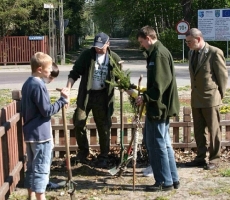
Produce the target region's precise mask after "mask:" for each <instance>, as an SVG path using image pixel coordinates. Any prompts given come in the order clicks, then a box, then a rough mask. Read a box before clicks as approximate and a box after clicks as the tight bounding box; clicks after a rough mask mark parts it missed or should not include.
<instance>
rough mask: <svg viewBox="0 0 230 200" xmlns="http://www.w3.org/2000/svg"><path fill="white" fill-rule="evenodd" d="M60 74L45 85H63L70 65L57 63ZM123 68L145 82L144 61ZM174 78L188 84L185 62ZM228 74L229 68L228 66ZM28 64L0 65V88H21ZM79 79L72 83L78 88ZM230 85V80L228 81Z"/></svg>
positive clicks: (49, 86) (177, 66) (133, 78)
mask: <svg viewBox="0 0 230 200" xmlns="http://www.w3.org/2000/svg"><path fill="white" fill-rule="evenodd" d="M59 68H60V74H59V76H58V78H57V79H56V80H55V81H54V82H52V83H50V84H48V85H47V87H48V89H55V88H56V87H64V86H65V84H66V81H67V76H68V73H69V70H70V69H71V68H72V65H59ZM123 69H124V70H130V71H131V82H132V83H136V84H137V83H138V79H139V77H140V75H141V74H143V77H144V78H143V79H142V84H143V85H145V84H146V68H145V61H127V62H125V63H124V65H123ZM175 69H176V80H177V85H178V86H186V85H190V77H189V72H188V65H187V64H180V65H179V64H175ZM228 73H229V74H230V68H228ZM30 74H31V73H30V67H29V65H23V66H6V67H5V66H0V89H21V87H22V84H23V83H24V81H25V80H26V79H27V77H29V76H30ZM78 85H79V81H77V82H76V83H75V85H74V88H78ZM228 85H230V80H229V81H228Z"/></svg>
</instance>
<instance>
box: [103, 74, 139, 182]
mask: <svg viewBox="0 0 230 200" xmlns="http://www.w3.org/2000/svg"><path fill="white" fill-rule="evenodd" d="M142 77H143V75H141V76H140V78H139V80H138V88H139V89H138V95H139V94H140V84H141V80H142ZM120 99H121V101H120V105H121V117H123V107H122V104H123V96H122V95H121V98H120ZM138 111H139V109H138ZM141 111H143V109H141ZM121 119H122V118H121ZM123 128H124V125H123V120H121V135H120V137H121V162H120V164H119V165H118V166H115V167H113V168H111V169H110V170H108V172H109V173H110V174H111V175H112V176H114V175H116V174H117V173H118V172H119V175H118V176H121V175H122V173H123V172H124V170H125V168H126V166H127V165H128V164H129V162H130V161H131V160H132V158H133V155H131V152H132V144H133V141H134V139H135V137H136V134H137V133H135V132H133V133H132V137H131V140H130V142H129V146H128V149H127V152H126V153H124V144H123V137H124V133H123ZM134 171H135V168H134ZM134 178H135V177H134Z"/></svg>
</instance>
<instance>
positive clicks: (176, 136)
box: [173, 116, 179, 143]
mask: <svg viewBox="0 0 230 200" xmlns="http://www.w3.org/2000/svg"><path fill="white" fill-rule="evenodd" d="M173 121H174V122H179V116H176V117H173ZM173 143H179V127H173Z"/></svg>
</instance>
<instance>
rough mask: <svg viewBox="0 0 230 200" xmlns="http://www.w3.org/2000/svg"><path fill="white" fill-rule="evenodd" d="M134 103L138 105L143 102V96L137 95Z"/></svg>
mask: <svg viewBox="0 0 230 200" xmlns="http://www.w3.org/2000/svg"><path fill="white" fill-rule="evenodd" d="M135 102H136V105H137V106H140V105H142V104H143V103H144V101H143V96H138V97H137V98H136V101H135Z"/></svg>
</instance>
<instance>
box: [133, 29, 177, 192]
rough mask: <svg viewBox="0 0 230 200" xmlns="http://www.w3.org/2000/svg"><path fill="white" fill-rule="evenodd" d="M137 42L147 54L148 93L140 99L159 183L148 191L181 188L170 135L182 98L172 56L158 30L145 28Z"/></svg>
mask: <svg viewBox="0 0 230 200" xmlns="http://www.w3.org/2000/svg"><path fill="white" fill-rule="evenodd" d="M137 39H138V41H139V43H140V45H141V46H142V47H144V48H145V49H146V50H147V51H146V52H145V56H146V59H147V90H146V91H145V92H143V95H141V96H139V97H137V98H136V103H137V105H141V104H143V103H146V120H145V133H144V138H145V139H144V140H145V143H146V146H147V149H148V154H149V160H150V165H151V167H152V169H153V175H154V178H155V181H156V182H155V184H154V185H151V186H147V187H146V190H147V191H153V192H155V191H159V190H165V191H166V190H171V189H173V188H175V189H178V188H179V177H178V173H177V168H176V162H175V158H174V151H173V149H172V146H171V139H170V135H169V117H172V116H177V115H178V114H179V98H178V92H177V84H176V78H175V71H174V64H173V58H172V56H171V53H170V52H169V51H168V49H167V48H166V47H165V46H164V45H163V44H162V43H161V42H160V41H158V40H157V35H156V32H155V30H154V29H153V28H152V27H150V26H145V27H143V28H141V29H140V30H139V32H138V33H137Z"/></svg>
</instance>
